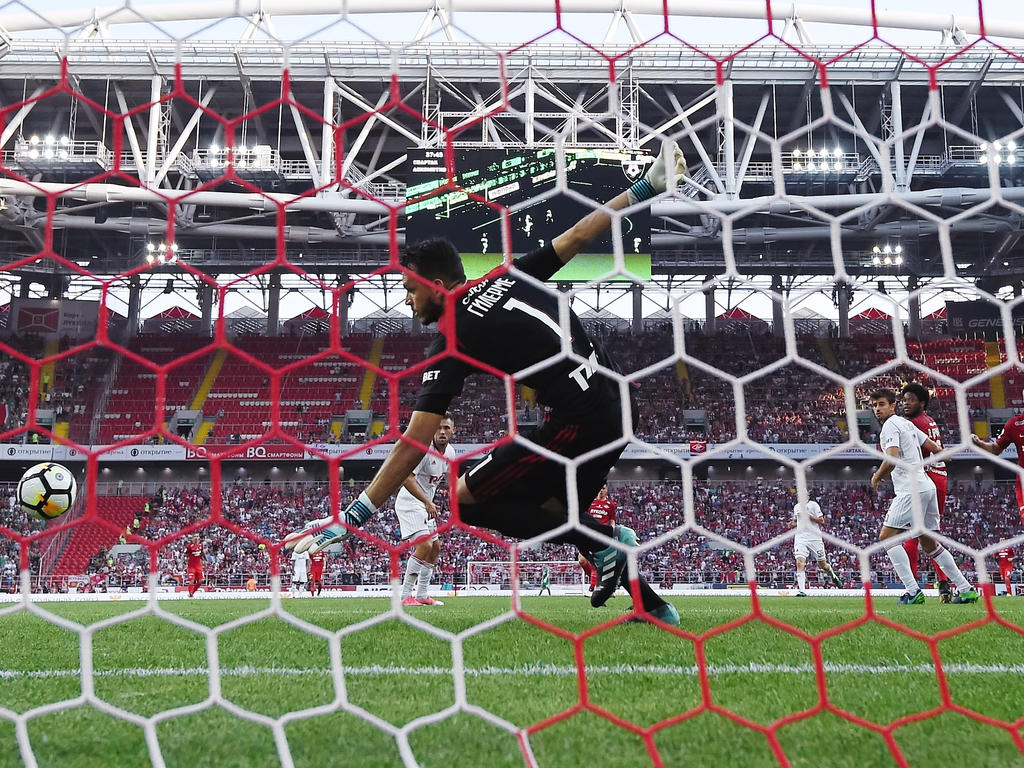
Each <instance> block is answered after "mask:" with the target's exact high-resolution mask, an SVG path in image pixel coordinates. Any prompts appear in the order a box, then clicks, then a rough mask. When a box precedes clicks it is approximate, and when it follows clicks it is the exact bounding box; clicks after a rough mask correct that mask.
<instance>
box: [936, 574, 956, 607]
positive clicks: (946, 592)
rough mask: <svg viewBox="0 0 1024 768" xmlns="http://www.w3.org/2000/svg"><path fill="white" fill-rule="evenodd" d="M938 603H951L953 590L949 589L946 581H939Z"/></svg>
mask: <svg viewBox="0 0 1024 768" xmlns="http://www.w3.org/2000/svg"><path fill="white" fill-rule="evenodd" d="M939 602H940V603H951V602H953V590H951V589H950V588H949V581H948V580H947V579H942V580H940V581H939Z"/></svg>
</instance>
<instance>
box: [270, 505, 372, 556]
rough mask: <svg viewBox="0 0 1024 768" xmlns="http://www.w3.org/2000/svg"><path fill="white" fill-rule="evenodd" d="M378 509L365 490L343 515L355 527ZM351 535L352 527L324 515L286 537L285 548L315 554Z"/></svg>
mask: <svg viewBox="0 0 1024 768" xmlns="http://www.w3.org/2000/svg"><path fill="white" fill-rule="evenodd" d="M376 511H377V507H375V506H374V504H373V502H372V501H370V497H369V496H367V495H366V492H365V491H364V492H363V493H361V494H359V498H358V499H356V500H355V501H353V502H352V503H351V504H350V505H349V507H348V509H346V510H345V512H344V514H343V515H342V516H341V517H342V519H343V520H344V521H345V523H347V524H348V525H349V526H351V527H352V528H354V527H356V526H361V525H363V524H364V523H366V521H367V520H369V519H370V517H371V516H372V515H373V513H374V512H376ZM351 535H352V530H351V528H346V527H345V526H344V525H342V524H341V523H339V522H335V520H334V518H333V517H322V518H320V519H319V520H310V521H309V522H308V523H306V524H305V525H304V526H303V527H302V528H300V529H299V530H297V531H295V532H294V533H290V534H288V536H286V537H285V539H284V548H285V549H294V550H295V551H296V552H309V554H311V555H315V554H316V553H317V552H319V551H320V550H321V549H324V548H325V547H329V546H330V545H331V544H335V543H337V542H341V541H345V539H347V538H348V537H349V536H351Z"/></svg>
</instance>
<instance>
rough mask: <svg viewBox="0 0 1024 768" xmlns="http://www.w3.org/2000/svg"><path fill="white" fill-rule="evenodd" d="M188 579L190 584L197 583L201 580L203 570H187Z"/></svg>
mask: <svg viewBox="0 0 1024 768" xmlns="http://www.w3.org/2000/svg"><path fill="white" fill-rule="evenodd" d="M188 578H189V580H190V581H192V582H199V581H202V580H203V569H202V568H189V569H188Z"/></svg>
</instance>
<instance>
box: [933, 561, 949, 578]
mask: <svg viewBox="0 0 1024 768" xmlns="http://www.w3.org/2000/svg"><path fill="white" fill-rule="evenodd" d="M932 567H933V568H934V569H935V580H936V581H949V576H947V575H946V574H945V573H944V572H943V570H942V569H941V568H939V564H938V563H936V562H935V561H934V560H932Z"/></svg>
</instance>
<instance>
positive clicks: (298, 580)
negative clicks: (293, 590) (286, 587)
mask: <svg viewBox="0 0 1024 768" xmlns="http://www.w3.org/2000/svg"><path fill="white" fill-rule="evenodd" d="M307 581H309V579H308V578H307V577H306V574H304V573H296V574H292V584H305V583H306V582H307Z"/></svg>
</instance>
